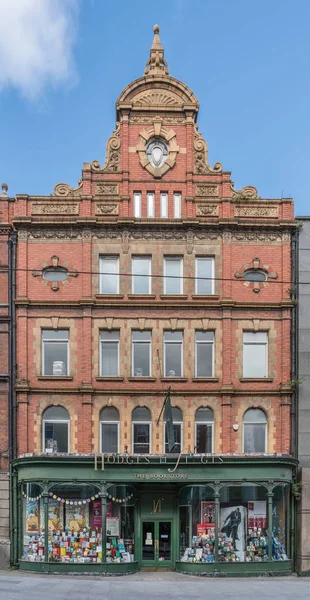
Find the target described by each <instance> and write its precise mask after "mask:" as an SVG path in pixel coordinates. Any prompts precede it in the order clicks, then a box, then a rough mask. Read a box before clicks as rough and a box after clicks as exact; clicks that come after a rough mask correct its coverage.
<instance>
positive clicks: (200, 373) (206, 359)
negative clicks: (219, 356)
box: [195, 331, 214, 377]
mask: <svg viewBox="0 0 310 600" xmlns="http://www.w3.org/2000/svg"><path fill="white" fill-rule="evenodd" d="M213 349H214V333H213V331H196V355H195V357H196V361H195V362H196V365H195V366H196V369H195V376H196V377H213V354H214V352H213Z"/></svg>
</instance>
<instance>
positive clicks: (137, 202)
mask: <svg viewBox="0 0 310 600" xmlns="http://www.w3.org/2000/svg"><path fill="white" fill-rule="evenodd" d="M133 211H134V212H133V214H134V217H135V218H136V219H141V192H135V193H134V195H133Z"/></svg>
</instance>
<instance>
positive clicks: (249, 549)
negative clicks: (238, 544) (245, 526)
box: [245, 527, 268, 562]
mask: <svg viewBox="0 0 310 600" xmlns="http://www.w3.org/2000/svg"><path fill="white" fill-rule="evenodd" d="M245 560H246V562H252V561H256V562H262V561H265V560H268V538H267V536H266V535H265V533H264V532H262V530H261V529H260V528H257V527H254V528H253V529H251V528H249V530H248V535H247V545H246V553H245Z"/></svg>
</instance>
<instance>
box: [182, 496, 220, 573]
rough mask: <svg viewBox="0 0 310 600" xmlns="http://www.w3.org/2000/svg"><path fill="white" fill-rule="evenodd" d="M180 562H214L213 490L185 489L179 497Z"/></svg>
mask: <svg viewBox="0 0 310 600" xmlns="http://www.w3.org/2000/svg"><path fill="white" fill-rule="evenodd" d="M179 506H180V560H181V561H182V562H192V563H212V562H214V560H215V552H214V550H215V503H214V491H213V489H212V488H210V487H208V486H187V487H185V488H183V489H182V490H181V492H180V496H179Z"/></svg>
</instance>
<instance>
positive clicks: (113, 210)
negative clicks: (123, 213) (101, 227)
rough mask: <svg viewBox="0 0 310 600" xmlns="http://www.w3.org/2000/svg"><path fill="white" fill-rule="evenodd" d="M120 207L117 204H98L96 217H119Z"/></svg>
mask: <svg viewBox="0 0 310 600" xmlns="http://www.w3.org/2000/svg"><path fill="white" fill-rule="evenodd" d="M118 214H119V205H118V203H117V202H115V203H104V204H96V215H103V216H105V215H118Z"/></svg>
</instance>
